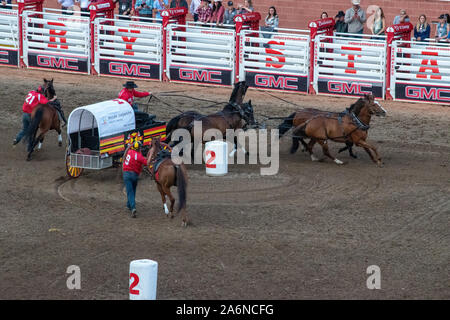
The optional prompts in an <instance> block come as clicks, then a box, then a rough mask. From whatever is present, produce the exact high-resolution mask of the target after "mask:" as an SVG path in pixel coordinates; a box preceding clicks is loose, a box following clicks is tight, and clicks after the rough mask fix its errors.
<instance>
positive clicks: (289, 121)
mask: <svg viewBox="0 0 450 320" xmlns="http://www.w3.org/2000/svg"><path fill="white" fill-rule="evenodd" d="M294 117H295V112H294V113H293V114H291V115H290V116H289V117H287V118H286V119H284V122H283V123H282V124H280V125H279V126H278V130H279V135H280V138H281V137H282V136H283V135H284V134H285V133H286V132H288V131H289V129H290V128H292V126H293V125H294Z"/></svg>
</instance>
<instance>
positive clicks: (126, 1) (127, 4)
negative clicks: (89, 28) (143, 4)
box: [114, 0, 133, 20]
mask: <svg viewBox="0 0 450 320" xmlns="http://www.w3.org/2000/svg"><path fill="white" fill-rule="evenodd" d="M114 3H119V15H121V16H127V17H119V19H121V20H130V18H129V17H130V16H131V11H132V10H133V0H115V1H114Z"/></svg>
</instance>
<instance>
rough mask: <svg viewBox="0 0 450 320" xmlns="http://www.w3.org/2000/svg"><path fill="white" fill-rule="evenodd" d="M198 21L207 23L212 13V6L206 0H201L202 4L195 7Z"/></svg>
mask: <svg viewBox="0 0 450 320" xmlns="http://www.w3.org/2000/svg"><path fill="white" fill-rule="evenodd" d="M197 13H198V21H200V22H203V23H207V22H208V21H209V20H210V18H211V15H212V8H211V7H210V6H209V1H208V0H202V4H201V5H200V7H198V9H197Z"/></svg>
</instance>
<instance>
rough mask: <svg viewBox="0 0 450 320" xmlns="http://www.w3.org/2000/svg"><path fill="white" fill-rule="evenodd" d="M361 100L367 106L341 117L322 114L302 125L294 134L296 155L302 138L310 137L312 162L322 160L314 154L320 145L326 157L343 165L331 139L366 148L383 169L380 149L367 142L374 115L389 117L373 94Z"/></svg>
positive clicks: (359, 105) (352, 107)
mask: <svg viewBox="0 0 450 320" xmlns="http://www.w3.org/2000/svg"><path fill="white" fill-rule="evenodd" d="M361 101H363V102H364V103H358V104H356V103H355V104H353V105H352V106H351V107H350V108H349V109H348V110H347V112H345V113H342V114H340V116H338V117H328V116H326V115H323V114H318V115H315V116H313V117H312V118H309V119H307V120H306V121H305V122H303V123H302V124H300V125H298V126H297V127H296V128H295V129H294V131H293V135H294V139H293V146H292V151H293V152H295V151H296V150H297V149H298V141H299V140H300V139H302V138H310V139H311V140H310V141H309V143H308V144H307V150H308V152H309V153H310V155H311V160H313V161H317V160H318V159H317V158H316V157H315V156H314V154H313V152H312V149H313V147H314V144H315V143H316V142H317V143H319V144H320V145H321V146H322V150H323V153H324V155H326V156H327V157H329V158H330V159H332V160H333V161H334V162H335V163H337V164H343V162H342V161H340V160H339V159H337V158H335V157H333V156H331V154H330V152H329V150H328V143H327V141H328V140H331V141H335V142H340V143H346V144H347V145H348V144H349V143H352V144H355V145H357V146H358V147H362V148H364V150H365V151H366V152H367V153H368V154H369V156H370V158H371V159H372V160H373V161H374V162H375V163H376V164H377V165H379V166H380V165H381V164H382V162H381V158H380V156H379V154H378V151H377V149H376V148H375V147H374V146H372V145H371V144H369V143H367V142H366V139H367V135H368V129H369V127H370V126H369V124H370V119H371V116H372V115H376V116H385V115H386V110H384V109H383V107H381V105H380V104H379V103H378V102H377V101H375V99H374V97H373V95H364V97H363V98H361ZM356 114H358V116H356Z"/></svg>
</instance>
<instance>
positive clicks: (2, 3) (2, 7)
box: [0, 0, 12, 9]
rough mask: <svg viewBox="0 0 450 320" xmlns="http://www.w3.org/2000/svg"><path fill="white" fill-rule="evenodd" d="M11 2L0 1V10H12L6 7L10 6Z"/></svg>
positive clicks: (10, 7)
mask: <svg viewBox="0 0 450 320" xmlns="http://www.w3.org/2000/svg"><path fill="white" fill-rule="evenodd" d="M11 3H12V0H2V1H1V4H0V9H12V6H8V4H11Z"/></svg>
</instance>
